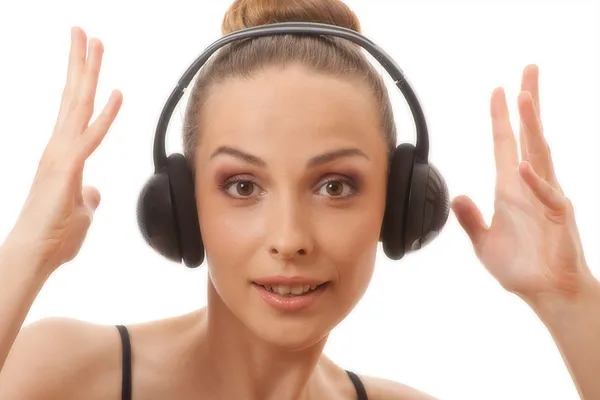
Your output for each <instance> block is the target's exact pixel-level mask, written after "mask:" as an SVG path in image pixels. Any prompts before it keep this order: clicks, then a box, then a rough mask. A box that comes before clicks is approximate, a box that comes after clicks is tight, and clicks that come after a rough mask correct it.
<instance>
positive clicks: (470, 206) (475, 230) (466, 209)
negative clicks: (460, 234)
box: [451, 195, 488, 248]
mask: <svg viewBox="0 0 600 400" xmlns="http://www.w3.org/2000/svg"><path fill="white" fill-rule="evenodd" d="M451 208H452V211H453V212H454V214H455V215H456V219H457V220H458V222H459V224H460V226H461V227H462V228H463V229H464V231H465V232H466V233H467V235H468V236H469V239H470V240H471V243H472V244H473V246H474V247H475V248H477V247H478V246H479V244H480V243H481V242H482V241H483V239H484V237H485V234H486V233H487V231H488V226H487V224H486V223H485V220H484V219H483V215H482V214H481V211H479V208H477V206H476V205H475V203H473V200H471V199H470V198H469V197H468V196H465V195H461V196H457V197H456V198H454V200H452V203H451Z"/></svg>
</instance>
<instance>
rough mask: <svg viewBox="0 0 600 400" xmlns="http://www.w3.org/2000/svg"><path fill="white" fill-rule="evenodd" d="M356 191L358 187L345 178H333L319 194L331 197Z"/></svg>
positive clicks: (343, 195) (344, 195)
mask: <svg viewBox="0 0 600 400" xmlns="http://www.w3.org/2000/svg"><path fill="white" fill-rule="evenodd" d="M355 193H356V187H355V186H354V185H353V184H352V183H351V182H349V181H347V180H344V179H331V180H328V181H327V182H325V184H323V186H321V187H320V189H319V194H320V195H323V196H329V197H347V196H351V195H353V194H355Z"/></svg>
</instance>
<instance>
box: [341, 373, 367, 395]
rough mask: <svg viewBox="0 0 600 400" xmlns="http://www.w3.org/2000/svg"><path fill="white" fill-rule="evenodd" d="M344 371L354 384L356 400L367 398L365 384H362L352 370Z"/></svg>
mask: <svg viewBox="0 0 600 400" xmlns="http://www.w3.org/2000/svg"><path fill="white" fill-rule="evenodd" d="M346 373H347V374H348V376H349V377H350V380H351V381H352V384H353V385H354V388H355V389H356V394H357V395H358V400H369V398H368V397H367V390H366V389H365V386H364V385H363V383H362V381H361V380H360V378H359V377H358V375H356V374H355V373H354V372H352V371H348V370H346Z"/></svg>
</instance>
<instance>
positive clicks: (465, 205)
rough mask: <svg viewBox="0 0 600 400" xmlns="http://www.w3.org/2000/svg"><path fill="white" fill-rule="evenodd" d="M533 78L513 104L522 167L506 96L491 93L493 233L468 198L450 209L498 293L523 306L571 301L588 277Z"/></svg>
mask: <svg viewBox="0 0 600 400" xmlns="http://www.w3.org/2000/svg"><path fill="white" fill-rule="evenodd" d="M538 77H539V72H538V67H537V66H536V65H528V66H527V67H525V69H524V71H523V79H522V84H521V93H520V94H519V97H518V108H519V114H520V120H521V127H520V134H519V139H520V147H521V161H519V154H518V148H517V142H516V138H515V135H514V133H513V130H512V128H511V124H510V120H509V114H508V107H507V103H506V97H505V94H504V91H503V89H502V88H497V89H495V90H494V91H493V93H492V98H491V108H490V112H491V118H492V131H493V140H494V157H495V162H496V189H495V192H496V198H495V204H494V216H493V218H492V221H491V225H490V226H489V227H488V226H487V225H486V223H485V221H484V219H483V217H482V214H481V212H480V211H479V209H478V208H477V206H476V205H475V204H474V203H473V201H472V200H471V199H470V198H469V197H468V196H464V195H462V196H458V197H456V198H455V199H453V201H452V211H453V212H454V213H455V215H456V216H457V219H458V221H459V223H460V225H461V226H462V227H463V229H464V230H465V232H466V233H467V235H468V236H469V238H470V240H471V242H472V244H473V247H474V250H475V253H476V255H477V257H478V258H479V260H480V261H481V262H482V263H483V265H484V266H485V267H486V269H487V270H488V271H489V272H490V273H491V274H492V275H493V276H494V277H495V278H496V279H497V280H498V282H499V283H500V285H502V287H503V288H505V289H506V290H508V291H509V292H512V293H515V294H517V295H518V296H520V297H521V298H524V299H526V300H533V299H537V298H539V297H546V295H551V296H552V295H559V296H560V297H565V296H566V297H571V296H574V295H576V294H577V293H578V291H579V290H580V288H581V287H582V284H583V283H584V282H585V281H586V280H587V279H590V277H591V273H590V271H589V269H588V267H587V264H586V261H585V257H584V252H583V248H582V244H581V240H580V237H579V232H578V229H577V226H576V222H575V217H574V212H573V205H572V204H571V202H570V200H569V199H568V198H567V197H566V196H565V195H564V193H563V190H562V189H561V187H560V185H559V183H558V181H557V178H556V175H555V172H554V167H553V163H552V158H551V155H550V149H549V147H548V144H547V143H546V140H545V139H544V136H543V129H542V123H541V119H540V103H539V91H538V81H539V79H538Z"/></svg>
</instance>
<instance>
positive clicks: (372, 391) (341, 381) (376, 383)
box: [319, 355, 439, 400]
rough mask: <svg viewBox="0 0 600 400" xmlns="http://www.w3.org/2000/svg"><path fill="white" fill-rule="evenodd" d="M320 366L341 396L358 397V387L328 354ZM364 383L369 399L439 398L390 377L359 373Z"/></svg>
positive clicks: (410, 399)
mask: <svg viewBox="0 0 600 400" xmlns="http://www.w3.org/2000/svg"><path fill="white" fill-rule="evenodd" d="M319 366H320V367H321V368H322V370H323V371H324V372H325V374H326V375H327V376H328V377H329V379H330V380H331V382H332V383H333V385H334V386H335V387H336V388H338V390H337V391H339V393H340V394H341V396H340V397H341V398H344V399H349V398H356V389H355V388H354V385H353V384H352V382H351V380H350V377H349V376H348V373H347V371H346V370H345V369H343V368H341V367H340V366H338V365H336V364H335V363H334V362H333V361H332V360H331V359H329V358H328V357H327V356H325V355H323V356H321V359H320V362H319ZM357 375H358V377H359V379H360V380H361V382H362V383H363V385H364V387H365V390H366V392H367V396H368V398H369V400H439V399H437V398H435V397H433V396H431V395H429V394H427V393H424V392H422V391H420V390H417V389H416V388H413V387H411V386H408V385H405V384H402V383H399V382H394V381H391V380H388V379H382V378H376V377H371V376H366V375H361V374H357Z"/></svg>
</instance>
